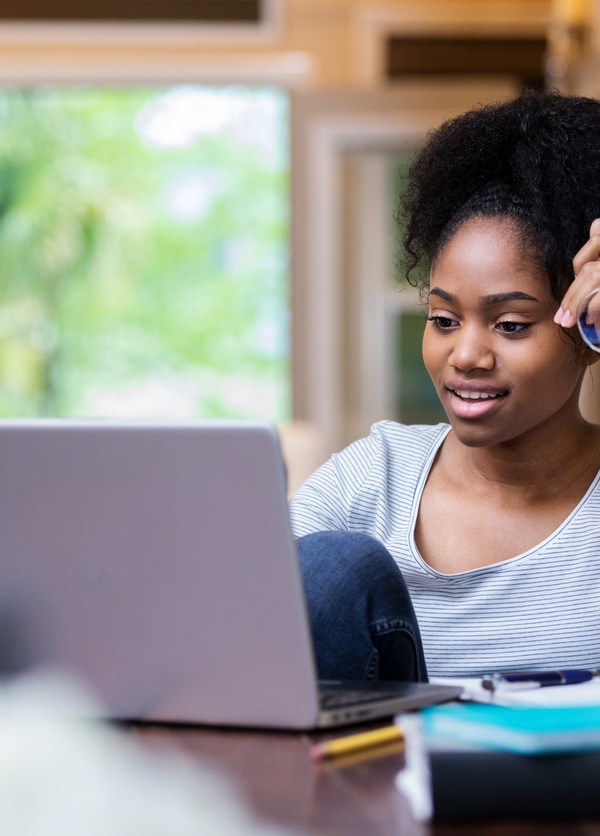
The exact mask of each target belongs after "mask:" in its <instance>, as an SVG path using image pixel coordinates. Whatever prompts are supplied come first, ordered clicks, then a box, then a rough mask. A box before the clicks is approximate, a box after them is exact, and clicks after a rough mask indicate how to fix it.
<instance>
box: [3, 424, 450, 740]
mask: <svg viewBox="0 0 600 836" xmlns="http://www.w3.org/2000/svg"><path fill="white" fill-rule="evenodd" d="M0 531H1V532H2V560H1V561H0V619H1V620H2V621H3V622H4V625H5V628H6V629H5V630H4V635H5V641H4V645H5V652H6V653H5V660H6V659H8V658H10V657H11V655H12V657H14V658H15V659H20V660H21V666H24V665H26V666H28V667H30V668H31V667H33V668H37V669H39V668H44V667H46V666H50V667H52V668H53V669H59V670H60V671H65V672H70V673H73V674H75V675H76V676H77V677H79V679H80V680H81V681H82V682H83V683H85V684H87V685H88V687H90V688H91V689H92V691H93V693H95V695H96V696H97V698H98V700H99V702H100V704H101V705H103V706H104V713H105V715H106V716H107V717H110V718H115V719H135V720H147V721H159V722H173V723H198V724H210V725H226V726H255V727H277V728H289V729H302V728H305V729H308V728H315V727H318V726H320V725H337V724H340V725H341V724H347V723H352V722H360V721H363V720H367V719H370V718H373V717H379V716H387V715H392V714H395V713H397V712H398V711H405V710H410V709H415V708H418V707H421V706H425V705H429V704H433V703H437V702H442V701H446V700H450V699H453V698H454V697H455V696H457V695H458V694H459V693H460V688H457V687H455V686H448V685H431V684H410V683H396V684H394V685H391V684H380V685H379V686H375V687H373V686H368V685H362V684H361V685H354V684H353V685H352V687H351V690H352V691H353V692H354V694H355V697H356V699H355V704H353V705H352V704H350V705H346V704H344V702H343V700H342V699H341V692H342V690H345V684H344V686H342V684H340V683H335V684H332V686H331V688H330V689H329V691H330V696H329V700H330V703H329V706H328V707H326V708H325V709H322V707H321V705H320V690H319V685H318V683H317V678H316V674H315V665H314V658H313V649H312V643H311V637H310V628H309V624H308V620H307V614H306V607H305V600H304V594H303V586H302V579H301V575H300V572H299V568H298V564H297V559H296V552H295V543H294V540H293V537H292V533H291V529H290V522H289V516H288V508H287V498H286V480H285V469H284V464H283V460H282V456H281V452H280V448H279V442H278V437H277V432H276V430H275V429H274V428H273V427H272V426H270V425H268V424H263V423H255V422H245V421H241V422H237V421H217V422H198V423H176V424H166V423H165V424H152V423H139V422H133V423H114V422H103V421H95V420H94V421H61V420H55V421H44V420H40V421H29V420H27V421H20V422H11V421H4V422H0ZM7 625H8V626H7ZM6 637H8V638H9V639H10V641H8V639H6ZM1 666H2V660H1V659H0V667H1ZM366 691H372V693H369V694H368V700H367V701H365V697H366V696H367V695H366V693H365V692H366ZM331 692H333V695H332V694H331Z"/></svg>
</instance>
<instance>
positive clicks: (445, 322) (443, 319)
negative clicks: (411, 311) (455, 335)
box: [427, 316, 458, 331]
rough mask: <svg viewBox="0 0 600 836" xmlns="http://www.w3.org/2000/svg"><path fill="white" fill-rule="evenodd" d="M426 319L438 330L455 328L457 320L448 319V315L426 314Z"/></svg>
mask: <svg viewBox="0 0 600 836" xmlns="http://www.w3.org/2000/svg"><path fill="white" fill-rule="evenodd" d="M427 319H428V320H429V322H431V324H432V325H433V327H434V328H437V329H438V330H439V331H447V330H448V329H450V328H455V327H456V326H457V325H458V322H457V321H456V320H455V319H450V317H449V316H428V317H427Z"/></svg>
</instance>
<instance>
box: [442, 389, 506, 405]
mask: <svg viewBox="0 0 600 836" xmlns="http://www.w3.org/2000/svg"><path fill="white" fill-rule="evenodd" d="M447 388H448V391H449V392H452V394H453V395H457V397H459V398H462V399H464V400H472V401H478V400H489V399H490V398H502V397H504V395H506V394H507V392H480V391H476V390H475V391H474V390H472V389H458V388H452V387H450V386H448V387H447Z"/></svg>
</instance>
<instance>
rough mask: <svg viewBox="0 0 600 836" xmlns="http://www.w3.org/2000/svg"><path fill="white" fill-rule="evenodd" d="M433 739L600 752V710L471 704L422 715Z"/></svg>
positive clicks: (537, 750)
mask: <svg viewBox="0 0 600 836" xmlns="http://www.w3.org/2000/svg"><path fill="white" fill-rule="evenodd" d="M422 721H423V731H424V733H425V737H426V738H427V739H428V740H432V741H435V740H436V739H437V740H442V741H443V740H446V741H449V742H455V743H462V744H467V745H469V746H477V747H484V748H485V747H487V748H492V749H503V750H505V751H509V752H518V753H521V754H530V755H533V754H546V753H548V754H549V753H558V752H581V751H589V750H600V706H583V707H568V708H531V707H505V706H498V705H484V704H479V703H465V704H460V705H447V706H436V707H432V708H427V709H425V710H424V711H423V712H422Z"/></svg>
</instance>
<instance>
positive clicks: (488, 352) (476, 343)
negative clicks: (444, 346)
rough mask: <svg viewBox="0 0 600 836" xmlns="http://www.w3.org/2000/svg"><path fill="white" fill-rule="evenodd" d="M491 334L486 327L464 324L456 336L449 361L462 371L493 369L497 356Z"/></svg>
mask: <svg viewBox="0 0 600 836" xmlns="http://www.w3.org/2000/svg"><path fill="white" fill-rule="evenodd" d="M490 340H491V335H490V334H489V332H488V330H487V329H485V328H480V327H477V326H468V325H463V326H462V327H461V328H460V329H459V330H458V331H457V333H456V335H455V337H454V343H453V346H452V351H451V353H450V357H449V358H448V362H449V363H450V365H451V366H454V367H455V368H457V369H461V370H462V371H472V370H473V369H484V370H485V371H491V369H493V368H494V365H495V363H496V358H495V355H494V352H493V350H492V346H491V345H490Z"/></svg>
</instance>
